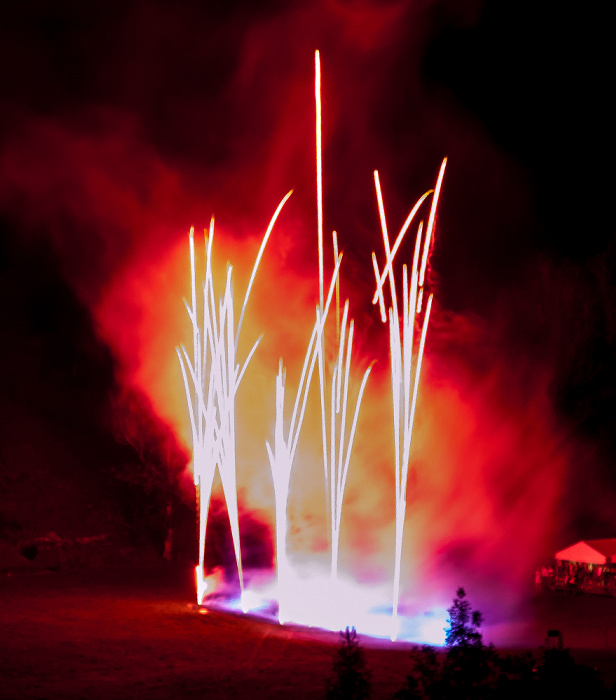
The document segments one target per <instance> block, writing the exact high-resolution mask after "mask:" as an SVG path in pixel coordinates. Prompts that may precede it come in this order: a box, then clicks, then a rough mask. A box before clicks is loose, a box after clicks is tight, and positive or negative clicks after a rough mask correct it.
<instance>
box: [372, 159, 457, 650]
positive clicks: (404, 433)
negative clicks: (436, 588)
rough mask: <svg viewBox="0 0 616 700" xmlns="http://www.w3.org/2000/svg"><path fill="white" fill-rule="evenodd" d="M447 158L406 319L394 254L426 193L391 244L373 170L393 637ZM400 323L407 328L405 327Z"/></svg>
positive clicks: (406, 295)
mask: <svg viewBox="0 0 616 700" xmlns="http://www.w3.org/2000/svg"><path fill="white" fill-rule="evenodd" d="M446 162H447V159H445V160H444V161H443V164H442V165H441V169H440V171H439V176H438V180H437V184H436V187H435V189H434V196H433V199H432V207H431V210H430V217H429V223H428V230H427V232H426V239H425V241H424V244H423V255H422V261H421V270H419V258H420V246H421V238H422V231H423V226H422V224H420V225H419V230H418V233H417V238H416V241H415V251H414V255H413V267H412V271H411V279H410V284H409V279H408V270H407V268H406V265H404V266H403V268H402V294H403V304H402V319H401V320H400V318H399V315H398V306H397V296H396V285H395V276H394V270H393V256H394V254H395V252H396V250H397V246H398V245H399V241H401V240H402V237H403V236H404V233H405V232H406V230H407V229H408V226H409V225H410V222H411V220H412V219H413V217H414V216H415V214H416V213H417V210H418V208H419V205H421V203H422V202H423V201H424V199H425V198H426V196H427V194H426V195H424V196H423V197H422V198H421V199H420V200H418V202H417V204H416V205H415V207H414V208H413V210H412V211H411V214H410V215H409V217H407V221H406V222H405V223H404V225H403V227H402V230H401V232H400V234H399V236H398V239H397V240H396V244H395V245H394V247H393V248H390V246H389V236H388V233H387V221H386V216H385V207H384V205H383V197H382V193H381V186H380V181H379V176H378V172H377V171H375V173H374V182H375V187H376V196H377V203H378V208H379V217H380V221H381V231H382V235H383V244H384V248H385V267H384V268H383V272H382V273H381V271H380V270H379V266H378V262H377V260H376V256H375V255H374V253H373V257H372V263H373V267H374V274H375V279H376V291H375V293H374V297H373V300H372V301H373V303H376V302H377V300H378V302H379V307H380V311H381V318H382V319H383V317H384V312H385V307H384V296H383V285H384V283H385V279H386V278H387V279H388V281H389V288H390V295H391V306H390V308H389V310H388V314H387V315H388V319H389V347H390V366H391V382H392V407H393V427H394V471H395V481H396V514H395V558H394V582H393V606H392V609H393V610H392V612H393V619H392V627H393V632H392V640H394V639H395V638H396V636H397V630H398V624H399V623H398V607H399V602H400V572H401V560H402V540H403V534H404V520H405V516H406V488H407V482H408V472H409V463H410V449H411V439H412V434H413V425H414V420H415V411H416V405H417V392H418V389H419V380H420V375H421V365H422V359H423V353H424V347H425V341H426V334H427V331H428V323H429V320H430V311H431V307H432V295H430V297H429V299H428V304H427V307H426V311H425V314H424V317H423V322H422V323H421V338H420V341H419V348H418V351H417V357H416V358H415V362H414V364H415V372H414V374H413V331H414V327H415V321H416V319H417V318H418V315H419V313H420V312H421V296H422V295H423V282H424V275H425V270H426V266H427V260H428V256H429V252H430V242H431V236H432V232H433V228H434V222H435V219H436V207H437V203H438V195H439V193H440V188H441V184H442V180H443V175H444V172H445V164H446ZM400 324H401V325H402V328H400Z"/></svg>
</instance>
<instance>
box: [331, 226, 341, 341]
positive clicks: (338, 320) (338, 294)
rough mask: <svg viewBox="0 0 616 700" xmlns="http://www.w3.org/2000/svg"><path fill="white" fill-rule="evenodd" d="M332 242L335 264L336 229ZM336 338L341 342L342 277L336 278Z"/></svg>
mask: <svg viewBox="0 0 616 700" xmlns="http://www.w3.org/2000/svg"><path fill="white" fill-rule="evenodd" d="M332 244H333V246H334V264H335V263H336V260H338V234H337V233H336V231H332ZM336 340H337V341H338V342H340V277H338V278H336Z"/></svg>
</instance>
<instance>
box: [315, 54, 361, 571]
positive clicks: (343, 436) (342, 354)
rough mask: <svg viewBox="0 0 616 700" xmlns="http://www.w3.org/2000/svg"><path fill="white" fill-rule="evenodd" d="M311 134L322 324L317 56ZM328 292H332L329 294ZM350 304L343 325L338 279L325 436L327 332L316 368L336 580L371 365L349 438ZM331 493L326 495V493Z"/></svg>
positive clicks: (318, 349)
mask: <svg viewBox="0 0 616 700" xmlns="http://www.w3.org/2000/svg"><path fill="white" fill-rule="evenodd" d="M314 60H315V77H314V94H315V122H316V124H315V133H316V192H317V238H318V253H319V307H320V311H321V316H322V317H323V324H324V323H325V318H324V316H325V314H324V309H323V268H324V265H323V164H322V160H323V158H322V143H321V141H322V129H321V120H322V103H321V57H320V54H319V51H315V57H314ZM332 245H333V251H334V259H335V260H336V259H338V237H337V234H336V232H335V231H333V232H332ZM330 291H331V290H330ZM348 316H349V302H348V300H347V301H346V302H345V305H344V313H343V319H342V323H341V321H340V286H339V278H338V277H337V278H336V340H337V342H338V350H337V353H336V360H335V362H334V363H333V367H332V368H331V378H330V402H329V435H328V431H327V423H328V420H327V400H326V394H327V379H328V377H327V374H328V373H327V372H326V362H325V360H326V358H325V333H324V332H322V333H321V334H320V335H319V339H318V342H317V345H316V353H317V359H318V367H319V398H320V401H321V435H322V443H323V474H324V479H325V492H326V494H327V495H328V496H329V503H328V516H329V525H330V532H331V536H330V539H331V542H330V545H331V574H332V578H336V576H337V575H338V549H339V541H340V525H341V520H342V502H343V499H344V489H345V486H346V480H347V475H348V471H349V463H350V459H351V451H352V448H353V441H354V439H355V431H356V429H357V420H358V417H359V409H360V407H361V401H362V398H363V394H364V390H365V388H366V382H367V381H368V377H369V375H370V371H371V369H372V365H370V367H368V369H367V370H366V371H365V372H364V376H363V379H362V382H361V385H360V388H359V392H358V394H357V398H356V401H355V410H354V413H353V420H352V422H351V426H350V430H349V433H348V436H347V406H348V395H349V376H350V371H351V354H352V350H353V334H354V322H353V320H351V321H350V322H349V318H348ZM328 492H329V493H328Z"/></svg>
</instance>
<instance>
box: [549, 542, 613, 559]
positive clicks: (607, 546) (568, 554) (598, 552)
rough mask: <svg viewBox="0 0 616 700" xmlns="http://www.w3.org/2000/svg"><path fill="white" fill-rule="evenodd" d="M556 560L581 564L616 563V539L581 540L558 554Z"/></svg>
mask: <svg viewBox="0 0 616 700" xmlns="http://www.w3.org/2000/svg"><path fill="white" fill-rule="evenodd" d="M555 559H558V560H560V561H574V562H578V563H580V564H611V563H612V562H614V563H616V537H612V538H610V539H605V540H580V541H579V542H576V543H575V544H572V545H571V546H570V547H567V548H566V549H561V550H560V552H556V554H555Z"/></svg>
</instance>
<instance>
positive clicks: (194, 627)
mask: <svg viewBox="0 0 616 700" xmlns="http://www.w3.org/2000/svg"><path fill="white" fill-rule="evenodd" d="M193 600H194V589H193V580H192V572H191V571H190V570H188V569H186V568H182V569H178V568H173V567H163V566H149V567H148V568H147V569H140V570H139V569H126V568H125V569H121V570H116V571H107V572H105V574H104V575H101V574H100V573H92V572H87V573H82V574H76V573H62V572H60V573H54V574H38V575H21V576H19V575H15V576H5V577H3V578H1V579H0V605H1V608H0V697H2V698H142V697H143V698H192V697H195V698H196V697H199V698H205V697H207V698H243V697H252V698H259V697H263V698H289V697H293V698H318V697H323V696H324V689H325V683H326V679H327V678H328V676H329V674H330V671H331V664H332V656H333V653H334V647H335V645H336V644H337V642H338V636H337V635H335V634H329V633H323V632H318V633H313V632H310V631H307V630H302V629H293V628H287V627H280V626H278V625H276V624H270V623H267V622H263V621H258V620H253V619H250V618H247V617H244V616H239V615H233V614H226V613H219V612H208V613H207V614H202V613H199V611H198V610H197V609H196V608H195V606H194V605H193V604H192V602H193ZM527 629H528V639H529V640H531V642H532V640H533V639H536V640H537V644H536V645H534V644H532V643H531V644H529V646H537V647H538V646H539V645H540V644H541V643H542V642H543V637H544V636H545V630H547V629H560V631H561V632H562V633H563V636H564V640H565V645H566V646H569V647H571V649H572V654H573V656H574V657H575V659H576V661H578V662H580V663H585V664H589V665H591V666H593V667H597V668H598V669H599V671H600V673H601V675H602V677H603V678H604V679H605V680H606V681H608V682H610V683H613V682H615V681H616V599H613V598H598V597H589V596H588V597H587V596H566V595H562V594H557V593H556V594H555V593H549V594H542V595H541V596H540V597H539V598H537V600H536V601H535V602H534V605H533V621H532V622H531V623H530V624H529V625H528V628H527ZM364 646H365V652H366V660H367V662H368V665H369V666H370V667H371V669H372V687H373V691H374V692H373V696H374V697H383V698H387V697H391V696H392V695H393V693H395V692H396V691H397V690H399V689H400V687H401V686H402V684H403V682H404V679H405V676H406V673H407V670H408V667H409V664H408V647H406V646H404V645H396V646H395V647H394V646H392V645H389V644H381V645H380V646H374V647H371V646H368V645H367V644H366V645H364Z"/></svg>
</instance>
